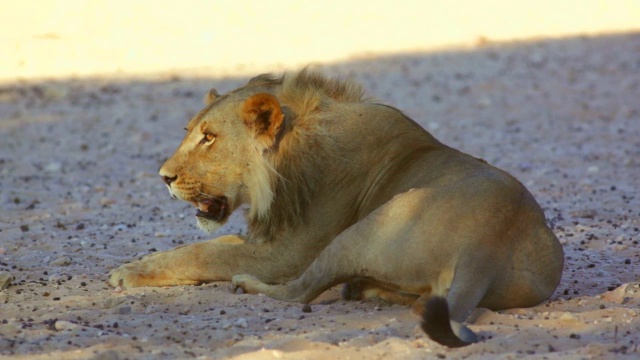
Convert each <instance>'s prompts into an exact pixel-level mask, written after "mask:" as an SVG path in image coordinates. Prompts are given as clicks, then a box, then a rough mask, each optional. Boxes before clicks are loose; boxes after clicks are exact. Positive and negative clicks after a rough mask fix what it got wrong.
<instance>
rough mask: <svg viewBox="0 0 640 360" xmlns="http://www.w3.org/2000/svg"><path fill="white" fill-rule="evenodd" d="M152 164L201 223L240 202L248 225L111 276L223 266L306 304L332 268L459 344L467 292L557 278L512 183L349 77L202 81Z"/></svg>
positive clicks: (555, 252) (123, 282)
mask: <svg viewBox="0 0 640 360" xmlns="http://www.w3.org/2000/svg"><path fill="white" fill-rule="evenodd" d="M160 175H161V177H162V179H163V180H164V182H165V183H166V185H167V187H168V189H169V192H170V193H171V195H172V196H173V197H175V198H179V199H182V200H185V201H188V202H190V203H192V204H193V205H194V206H195V207H196V208H197V209H198V210H197V213H196V216H197V219H198V223H199V225H200V227H202V228H203V229H205V230H207V231H213V230H215V229H216V228H218V227H219V226H220V224H222V223H224V222H225V221H226V220H227V218H228V216H229V214H230V213H231V212H233V211H234V210H235V209H237V208H238V206H240V204H243V203H247V204H249V205H250V209H249V210H248V213H247V222H248V228H249V233H248V236H247V237H246V238H240V237H239V236H223V237H221V238H217V239H214V240H210V241H207V242H202V243H195V244H190V245H184V246H180V247H178V248H175V249H173V250H170V251H166V252H159V253H155V254H153V255H150V256H147V257H145V258H143V259H142V260H139V261H135V262H132V263H130V264H126V265H123V266H121V267H120V268H118V269H116V270H114V271H112V272H111V274H110V279H109V282H110V283H111V285H113V286H123V287H136V286H164V285H181V284H198V283H204V282H210V281H219V280H233V282H234V284H236V285H237V286H240V287H242V288H244V290H245V291H248V292H251V293H256V292H259V293H264V294H267V295H269V296H271V297H273V298H276V299H281V300H286V301H296V302H303V303H307V302H310V301H311V300H313V299H314V298H315V297H317V296H318V295H319V294H320V293H322V292H323V291H325V290H326V289H328V288H330V287H332V286H334V285H337V284H341V283H345V287H344V291H343V295H344V296H345V298H348V299H363V298H367V297H373V296H376V297H380V298H382V299H386V300H388V301H391V302H396V303H414V304H415V306H414V309H415V310H416V311H418V312H420V313H422V316H423V329H424V330H425V331H426V332H427V334H428V335H429V336H430V337H431V338H432V339H434V340H436V341H437V342H440V343H442V344H444V345H447V346H461V345H465V344H467V343H469V342H471V341H475V336H474V334H473V333H472V332H471V331H470V330H469V329H467V328H466V327H465V326H463V325H461V322H462V321H464V320H465V319H466V318H467V316H468V315H469V313H470V312H471V311H472V310H473V309H474V308H475V307H477V306H481V307H486V308H490V309H505V308H513V307H527V306H532V305H536V304H538V303H540V302H541V301H543V300H545V299H547V298H548V297H549V296H550V295H551V293H552V292H553V291H554V289H555V288H556V286H557V285H558V283H559V281H560V276H561V272H562V267H563V252H562V247H561V246H560V244H559V243H558V240H557V238H556V237H555V236H554V234H553V232H552V231H551V230H550V229H549V228H548V227H547V225H546V221H545V217H544V214H543V212H542V211H541V209H540V207H539V206H538V204H537V203H536V201H535V200H534V199H533V197H532V196H531V194H530V193H529V192H528V191H527V190H526V189H525V188H524V186H523V185H522V184H520V183H519V182H518V181H517V180H516V179H514V178H513V177H511V176H510V175H509V174H507V173H506V172H504V171H501V170H499V169H496V168H495V167H493V166H491V165H488V164H487V163H486V162H484V161H481V160H478V159H476V158H474V157H472V156H469V155H466V154H463V153H461V152H459V151H457V150H454V149H452V148H449V147H447V146H445V145H443V144H442V143H440V142H439V141H438V140H436V139H435V138H434V137H433V136H431V134H429V133H428V132H427V131H425V130H424V129H423V128H421V127H420V126H419V125H417V124H416V123H415V122H413V121H412V120H411V119H409V118H407V117H406V116H405V115H404V114H402V113H401V112H400V111H398V110H397V109H394V108H392V107H389V106H385V105H380V104H377V103H375V102H373V101H371V100H368V99H365V98H364V95H363V91H362V89H361V88H360V86H358V85H356V84H354V83H352V82H348V81H347V82H341V81H338V80H335V79H327V78H325V77H323V76H321V75H319V74H317V73H313V72H310V71H306V70H305V71H301V72H299V73H295V74H286V75H284V76H283V77H281V78H274V77H272V76H269V75H261V76H258V77H256V78H254V79H252V80H251V81H249V83H248V84H247V85H245V86H244V87H242V88H240V89H237V90H235V91H232V92H230V93H227V94H225V95H222V96H220V95H218V94H217V92H215V90H212V91H211V93H210V94H209V96H208V104H207V106H206V107H205V108H204V109H203V110H202V111H200V113H198V114H197V115H196V116H195V117H194V118H193V119H191V121H190V122H189V124H188V125H187V135H186V136H185V138H184V140H183V141H182V144H181V145H180V147H178V149H177V150H176V152H175V154H174V155H173V156H172V157H171V158H170V159H169V160H167V162H166V163H165V164H164V165H163V166H162V168H161V169H160ZM449 314H450V315H451V317H450V318H451V323H450V322H449V319H450V318H449ZM452 327H453V331H452Z"/></svg>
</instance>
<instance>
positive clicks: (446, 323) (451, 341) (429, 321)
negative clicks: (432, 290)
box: [420, 296, 475, 348]
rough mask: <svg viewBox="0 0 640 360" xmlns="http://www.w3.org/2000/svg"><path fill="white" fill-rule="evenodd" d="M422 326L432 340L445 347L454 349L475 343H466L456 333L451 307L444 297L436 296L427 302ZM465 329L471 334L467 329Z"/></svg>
mask: <svg viewBox="0 0 640 360" xmlns="http://www.w3.org/2000/svg"><path fill="white" fill-rule="evenodd" d="M420 326H421V327H422V330H423V331H424V332H425V333H426V334H427V336H429V338H431V340H433V341H435V342H437V343H439V344H442V345H444V346H448V347H452V348H454V347H461V346H466V345H469V344H471V342H473V341H471V342H468V341H464V340H462V339H460V338H459V337H458V336H457V335H456V334H455V333H454V331H453V329H452V328H451V319H450V318H449V305H448V304H447V300H446V299H445V298H443V297H439V296H434V297H431V298H429V299H428V300H427V301H426V302H425V304H424V311H423V313H422V322H421V324H420ZM464 329H466V330H467V331H468V332H471V330H469V329H467V328H466V327H465V328H464ZM472 336H473V337H475V334H473V333H472Z"/></svg>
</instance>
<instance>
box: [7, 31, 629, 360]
mask: <svg viewBox="0 0 640 360" xmlns="http://www.w3.org/2000/svg"><path fill="white" fill-rule="evenodd" d="M322 70H323V71H324V72H326V73H327V74H329V75H332V76H333V75H335V76H341V77H344V78H349V77H351V78H354V79H355V80H357V81H359V82H362V83H363V84H364V86H365V87H366V88H367V89H368V90H369V93H370V94H371V95H374V96H376V97H378V98H379V99H382V100H383V101H385V102H386V103H388V104H391V105H393V106H396V107H398V108H400V109H402V110H403V111H405V112H406V113H407V114H408V115H409V116H410V117H412V118H414V119H415V120H416V121H418V122H419V123H420V124H421V125H422V126H424V127H425V128H426V129H428V130H429V131H431V132H432V133H433V134H434V135H435V136H436V137H438V138H439V139H440V140H442V141H443V142H445V143H447V144H449V145H451V146H454V147H456V148H459V149H461V150H463V151H465V152H468V153H471V154H473V155H476V156H478V157H482V158H484V159H486V160H487V161H489V162H490V163H491V164H494V165H496V166H498V167H500V168H503V169H505V170H507V171H509V172H511V173H512V174H513V175H515V176H516V177H517V178H519V179H520V180H521V181H522V182H523V183H524V184H525V185H526V186H527V187H528V188H529V189H530V190H531V192H532V193H533V194H534V196H535V197H536V198H537V199H538V201H539V202H540V204H541V205H542V207H543V208H544V210H545V213H546V215H547V217H548V220H549V222H550V224H551V226H552V227H553V229H554V231H555V233H556V234H557V235H558V237H559V238H560V240H561V242H562V244H563V245H564V248H565V252H566V266H565V271H564V274H563V280H562V283H561V284H560V286H559V287H558V290H557V291H556V293H555V294H554V295H553V296H552V297H551V299H550V300H549V301H547V302H545V303H543V304H540V305H539V306H536V307H533V308H528V309H512V310H506V311H497V312H495V311H489V310H482V309H479V310H477V311H476V312H475V313H474V314H473V316H472V318H471V319H470V328H471V329H473V330H474V331H476V332H477V333H478V334H479V335H480V337H481V338H482V341H481V342H479V343H477V344H473V345H470V346H468V347H464V348H461V349H448V348H445V347H442V346H439V345H438V344H435V343H434V342H432V341H430V340H428V339H427V338H426V337H425V335H424V334H423V333H422V332H421V331H420V330H419V328H418V326H417V324H418V321H417V319H416V318H415V317H413V316H412V315H411V314H410V311H409V310H408V309H407V308H406V307H403V306H397V305H388V304H385V303H382V302H376V301H364V302H348V301H344V300H341V299H340V298H339V293H338V290H337V289H332V290H331V291H329V292H327V293H325V294H324V295H323V296H322V297H321V299H319V300H318V301H316V302H314V303H313V304H311V306H310V308H309V307H307V308H305V307H303V306H302V305H299V304H290V303H284V302H279V301H275V300H272V299H269V298H267V297H264V296H257V295H247V294H236V293H234V292H233V291H231V287H230V285H229V283H215V284H207V285H202V286H180V287H168V288H138V289H127V290H124V291H121V292H115V291H114V289H112V288H110V287H109V286H108V285H107V283H106V279H107V273H108V271H109V270H110V269H113V268H115V267H117V266H119V265H121V264H123V263H126V262H128V261H131V260H133V259H136V258H138V257H140V256H143V255H146V254H149V253H152V252H155V251H162V250H166V249H170V248H172V247H174V246H177V245H178V244H183V243H190V242H194V241H198V240H204V239H206V238H207V235H206V234H203V233H201V232H200V230H198V229H197V228H196V226H195V218H194V210H193V208H192V207H191V205H189V204H186V203H183V202H179V201H173V200H171V199H170V197H169V195H168V193H167V191H166V189H165V187H164V185H163V184H162V182H161V181H160V178H159V177H158V175H157V170H158V168H159V166H160V165H161V163H162V162H163V160H164V159H166V158H167V157H168V156H169V155H170V154H171V153H172V151H173V150H174V149H175V148H176V147H177V145H178V143H179V141H180V140H181V138H182V136H183V134H184V132H183V130H182V128H183V127H184V125H185V124H186V122H187V120H188V119H189V117H190V116H192V115H194V114H195V112H196V111H197V110H199V108H200V107H201V104H202V95H203V94H204V93H205V91H207V90H208V89H209V88H211V87H215V88H217V89H218V90H220V91H228V90H231V89H233V88H235V87H237V86H241V85H242V84H243V83H244V82H245V81H246V80H247V79H246V78H212V77H210V76H207V74H206V73H204V72H203V73H191V74H189V75H188V76H185V75H184V73H170V74H164V75H157V76H148V77H143V78H127V79H123V78H121V79H117V80H114V79H108V78H93V79H86V78H85V79H81V80H60V81H48V82H47V81H40V82H35V81H30V82H17V83H6V84H4V85H2V87H0V184H1V186H0V275H1V276H2V277H0V285H2V286H3V288H4V287H6V288H5V289H4V290H2V291H0V355H1V357H7V358H12V359H13V358H15V359H27V358H28V359H127V358H128V359H133V358H154V359H155V358H171V359H173V358H192V357H196V358H202V359H208V358H212V359H226V358H233V359H273V358H278V359H279V358H284V359H287V358H288V359H329V358H344V359H346V358H351V359H425V358H450V359H463V358H474V359H496V358H501V359H514V358H525V357H526V358H533V359H543V358H548V359H560V358H562V359H600V358H606V359H615V358H639V357H640V352H639V351H640V350H639V349H638V344H639V342H640V332H639V331H638V330H639V329H640V309H639V307H640V282H639V280H638V274H640V250H639V247H638V240H640V229H639V228H640V195H639V194H638V185H640V180H639V179H640V101H639V99H640V34H638V33H631V34H623V35H611V36H598V37H574V38H567V39H557V40H545V41H534V42H518V43H501V44H495V43H490V42H489V43H479V44H478V45H477V46H476V47H473V48H469V49H464V50H460V51H453V50H452V51H443V52H430V53H412V54H406V55H394V56H387V57H378V58H363V59H355V60H352V61H348V62H342V63H339V64H334V65H325V66H322ZM244 231H245V228H244V225H243V222H242V218H241V216H240V215H238V216H235V217H234V218H233V219H232V220H231V221H230V223H229V224H228V225H227V226H226V227H225V228H224V229H223V230H222V231H221V232H219V234H222V233H225V232H226V233H239V232H244ZM433 256H437V254H433Z"/></svg>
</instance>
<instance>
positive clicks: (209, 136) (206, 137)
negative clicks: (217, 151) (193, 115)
mask: <svg viewBox="0 0 640 360" xmlns="http://www.w3.org/2000/svg"><path fill="white" fill-rule="evenodd" d="M215 139H216V136H215V134H212V133H204V136H203V137H202V140H200V144H206V143H209V142H212V141H213V140H215Z"/></svg>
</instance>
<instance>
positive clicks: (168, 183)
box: [160, 175, 178, 186]
mask: <svg viewBox="0 0 640 360" xmlns="http://www.w3.org/2000/svg"><path fill="white" fill-rule="evenodd" d="M160 176H161V177H162V181H164V183H165V184H167V186H171V183H172V182H174V181H176V179H177V178H178V175H176V176H174V177H169V176H162V175H160Z"/></svg>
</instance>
